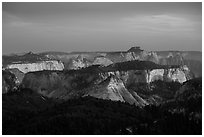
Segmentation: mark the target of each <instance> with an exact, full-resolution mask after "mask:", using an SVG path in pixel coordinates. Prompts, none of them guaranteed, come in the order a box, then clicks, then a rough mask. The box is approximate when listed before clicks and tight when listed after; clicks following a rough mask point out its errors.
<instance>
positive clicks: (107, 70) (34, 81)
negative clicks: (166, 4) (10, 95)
mask: <svg viewBox="0 0 204 137" xmlns="http://www.w3.org/2000/svg"><path fill="white" fill-rule="evenodd" d="M138 63H139V64H140V67H137V65H136V64H138ZM142 63H143V65H142ZM122 64H123V63H122ZM128 64H135V65H133V66H131V65H130V66H129V65H128ZM126 65H128V66H129V69H130V70H128V68H126V69H127V70H120V66H121V65H120V64H115V65H110V66H107V67H101V66H90V67H87V68H84V69H79V70H70V71H39V72H30V73H27V74H26V75H25V77H24V79H23V81H22V87H24V88H30V89H32V90H34V91H35V92H38V93H40V94H43V95H45V96H47V97H52V98H60V99H65V100H66V99H70V98H77V97H81V96H87V95H90V96H93V97H96V98H102V99H110V100H115V101H123V102H128V103H130V104H138V106H144V105H145V104H147V102H145V101H144V100H143V99H142V98H140V97H139V96H138V95H137V93H136V92H134V91H129V90H128V89H127V87H128V86H129V85H132V84H137V83H151V82H153V81H156V80H159V79H160V80H163V81H178V82H181V83H182V82H184V81H186V80H187V79H188V78H187V75H188V73H189V71H188V69H187V68H186V67H180V68H167V67H166V66H159V65H156V64H154V65H153V66H154V67H155V68H156V69H153V68H151V70H150V69H149V70H145V69H144V70H142V68H147V66H148V65H149V64H148V62H138V61H136V62H135V61H133V62H127V63H126ZM134 66H135V67H136V68H137V69H141V70H133V68H132V67H134ZM161 67H166V68H164V69H162V68H161Z"/></svg>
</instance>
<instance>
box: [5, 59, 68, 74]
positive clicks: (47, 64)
mask: <svg viewBox="0 0 204 137" xmlns="http://www.w3.org/2000/svg"><path fill="white" fill-rule="evenodd" d="M6 68H7V69H14V68H17V69H19V70H20V71H21V72H23V73H27V72H33V71H41V70H63V69H64V65H63V63H62V62H60V61H55V60H53V61H40V62H35V63H16V64H9V65H7V67H6Z"/></svg>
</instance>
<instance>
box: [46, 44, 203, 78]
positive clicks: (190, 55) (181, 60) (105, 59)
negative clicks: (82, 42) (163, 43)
mask: <svg viewBox="0 0 204 137" xmlns="http://www.w3.org/2000/svg"><path fill="white" fill-rule="evenodd" d="M42 55H46V56H47V57H49V58H51V59H57V60H61V61H62V62H63V63H64V65H65V69H68V70H69V69H79V68H82V67H87V66H90V65H93V64H95V63H96V62H99V64H101V65H108V64H110V63H111V62H112V63H117V62H124V61H131V60H141V61H151V62H154V63H156V64H160V65H186V66H187V67H188V68H189V69H190V71H191V72H192V73H193V74H194V76H195V77H199V76H202V53H201V52H194V51H192V52H191V51H144V50H141V49H139V47H132V48H131V49H130V50H128V51H119V52H106V53H105V52H88V53H83V52H79V53H54V52H52V53H49V52H47V53H42ZM97 64H98V63H97Z"/></svg>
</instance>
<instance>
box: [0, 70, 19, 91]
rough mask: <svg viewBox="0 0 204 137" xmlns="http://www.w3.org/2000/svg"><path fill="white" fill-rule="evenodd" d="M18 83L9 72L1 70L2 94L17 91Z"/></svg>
mask: <svg viewBox="0 0 204 137" xmlns="http://www.w3.org/2000/svg"><path fill="white" fill-rule="evenodd" d="M18 86H19V81H18V80H17V78H16V76H15V75H14V74H13V73H11V72H10V71H9V70H2V93H3V94H4V93H8V92H13V91H15V90H17V87H18Z"/></svg>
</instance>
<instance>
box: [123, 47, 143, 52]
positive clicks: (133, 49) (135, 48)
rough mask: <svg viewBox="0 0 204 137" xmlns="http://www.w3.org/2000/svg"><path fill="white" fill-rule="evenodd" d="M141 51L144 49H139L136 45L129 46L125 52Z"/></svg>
mask: <svg viewBox="0 0 204 137" xmlns="http://www.w3.org/2000/svg"><path fill="white" fill-rule="evenodd" d="M142 51H144V50H142V49H140V47H139V46H137V47H131V48H130V49H129V50H128V51H127V52H136V53H140V52H142Z"/></svg>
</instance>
